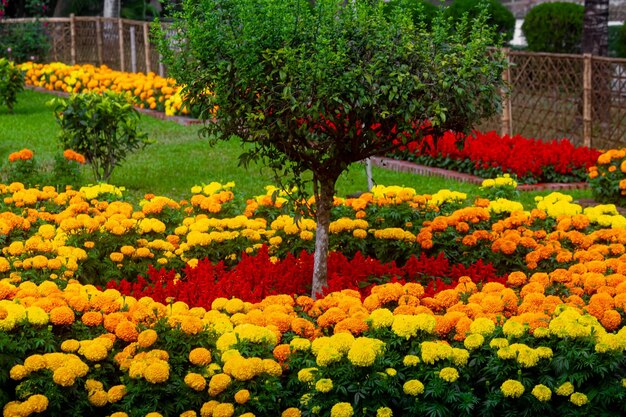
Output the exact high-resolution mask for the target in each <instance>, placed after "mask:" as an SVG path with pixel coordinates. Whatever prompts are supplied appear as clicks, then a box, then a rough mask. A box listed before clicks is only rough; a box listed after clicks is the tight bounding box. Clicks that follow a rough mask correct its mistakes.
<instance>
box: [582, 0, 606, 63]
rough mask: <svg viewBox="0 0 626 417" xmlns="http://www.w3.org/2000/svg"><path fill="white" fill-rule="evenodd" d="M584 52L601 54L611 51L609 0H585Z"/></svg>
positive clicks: (604, 54)
mask: <svg viewBox="0 0 626 417" xmlns="http://www.w3.org/2000/svg"><path fill="white" fill-rule="evenodd" d="M583 53H585V54H592V55H599V56H607V55H608V53H609V0H585V18H584V20H583Z"/></svg>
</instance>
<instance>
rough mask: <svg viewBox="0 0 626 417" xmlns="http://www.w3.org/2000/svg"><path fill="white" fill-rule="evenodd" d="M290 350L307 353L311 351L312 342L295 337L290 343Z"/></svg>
mask: <svg viewBox="0 0 626 417" xmlns="http://www.w3.org/2000/svg"><path fill="white" fill-rule="evenodd" d="M289 348H290V349H291V350H292V351H293V352H297V351H300V350H302V351H307V350H309V349H311V341H310V340H309V339H305V338H303V337H294V338H293V339H291V342H290V343H289Z"/></svg>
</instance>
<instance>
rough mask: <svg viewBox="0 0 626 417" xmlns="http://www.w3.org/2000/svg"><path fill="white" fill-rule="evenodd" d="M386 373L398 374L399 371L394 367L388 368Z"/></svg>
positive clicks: (390, 374)
mask: <svg viewBox="0 0 626 417" xmlns="http://www.w3.org/2000/svg"><path fill="white" fill-rule="evenodd" d="M385 373H386V374H387V375H389V376H396V375H398V371H396V370H395V369H394V368H387V369H385Z"/></svg>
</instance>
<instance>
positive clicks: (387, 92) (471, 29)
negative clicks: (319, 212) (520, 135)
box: [160, 0, 504, 185]
mask: <svg viewBox="0 0 626 417" xmlns="http://www.w3.org/2000/svg"><path fill="white" fill-rule="evenodd" d="M208 11H210V12H208ZM408 16H409V14H408V13H406V12H405V10H404V5H403V4H400V5H399V6H398V7H397V8H396V9H394V12H393V13H391V15H390V16H388V17H386V16H385V14H384V2H382V1H372V2H364V1H359V2H356V3H354V4H352V5H351V6H349V7H348V6H346V8H344V7H343V6H342V2H335V1H330V0H320V1H318V2H316V3H315V4H314V5H313V6H312V7H311V5H310V3H309V2H308V1H301V0H292V1H288V2H274V1H262V2H253V1H250V0H229V1H219V2H218V1H215V0H195V1H187V2H186V3H185V5H184V10H183V12H181V13H179V14H178V15H176V17H177V20H176V21H175V23H174V28H175V29H174V30H171V31H169V32H168V33H175V34H174V35H172V36H173V37H170V38H169V39H163V38H165V34H164V33H161V34H160V35H161V38H162V39H163V40H162V42H161V45H160V47H161V52H162V53H163V54H164V56H165V57H166V63H167V65H168V68H169V70H170V72H171V74H172V75H173V76H174V77H175V78H176V79H177V80H178V81H179V82H181V83H182V84H184V85H185V93H186V97H187V98H186V100H187V101H188V102H190V104H191V105H193V106H194V107H195V108H199V109H201V117H202V118H203V119H210V118H213V117H214V116H215V122H214V123H210V124H207V125H206V126H205V130H204V133H205V134H207V135H209V136H210V135H213V136H212V137H213V138H214V139H215V140H217V139H229V138H230V137H231V136H232V135H234V134H235V135H238V136H240V137H241V138H242V139H243V141H244V142H248V143H251V144H252V149H251V150H250V151H249V152H246V153H244V154H243V155H242V158H241V160H242V162H243V163H247V162H249V161H251V160H253V159H256V158H263V159H265V160H266V161H267V162H268V163H269V164H270V165H271V166H272V167H273V168H275V169H277V170H278V171H279V172H281V173H283V174H285V173H289V174H293V175H294V176H295V177H296V178H299V177H300V175H301V174H302V173H303V172H304V171H307V170H310V171H312V172H313V178H314V181H318V180H319V179H320V178H324V179H325V180H330V182H332V185H334V181H335V180H336V178H337V177H338V176H339V174H340V173H341V172H342V171H344V170H345V169H346V167H347V166H348V165H349V164H350V163H352V162H356V161H359V160H362V159H364V158H366V157H368V156H370V155H373V154H380V153H381V152H383V151H385V150H386V149H388V148H390V147H392V146H393V144H392V142H391V139H399V140H400V141H403V140H405V139H406V137H405V136H404V135H402V132H412V131H414V130H415V127H416V124H421V123H422V122H424V121H425V120H430V121H431V122H432V124H433V126H434V127H435V129H443V128H446V129H447V128H453V129H455V130H464V129H467V128H469V127H470V126H471V124H472V123H473V122H475V121H476V120H478V119H480V118H482V117H486V116H489V115H492V114H494V112H495V111H496V110H497V107H498V100H499V88H500V86H501V81H500V72H501V69H502V67H503V65H504V63H503V61H502V60H501V59H498V57H496V58H495V59H492V58H489V57H488V56H487V53H486V51H487V46H488V45H491V44H492V43H493V39H494V34H493V32H492V30H491V29H489V28H488V26H487V25H486V23H485V20H486V18H485V16H484V15H483V16H481V17H480V18H479V19H477V20H476V21H472V22H470V21H468V20H465V19H462V20H461V21H460V22H459V23H458V25H456V26H453V25H452V24H450V23H449V22H448V21H447V20H446V19H445V18H444V17H443V16H442V15H441V14H439V15H438V16H437V17H436V18H435V20H434V21H433V28H432V30H430V31H429V30H426V29H425V28H423V27H415V26H414V24H413V21H412V20H411V19H410V18H409V17H408ZM233 28H237V30H233ZM468 34H469V38H468V37H467V35H468ZM467 39H469V41H468V43H467V44H466V43H465V40H467ZM174 45H176V48H174V47H173V46H174ZM394 132H395V133H394Z"/></svg>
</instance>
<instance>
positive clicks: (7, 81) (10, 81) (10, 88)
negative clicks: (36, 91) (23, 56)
mask: <svg viewBox="0 0 626 417" xmlns="http://www.w3.org/2000/svg"><path fill="white" fill-rule="evenodd" d="M22 90H24V73H23V72H22V71H21V70H20V69H19V68H18V67H17V65H15V64H14V63H13V62H11V61H9V60H8V59H6V58H0V104H6V106H7V108H8V109H9V113H13V105H14V104H15V103H16V102H17V94H18V93H19V92H20V91H22Z"/></svg>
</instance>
